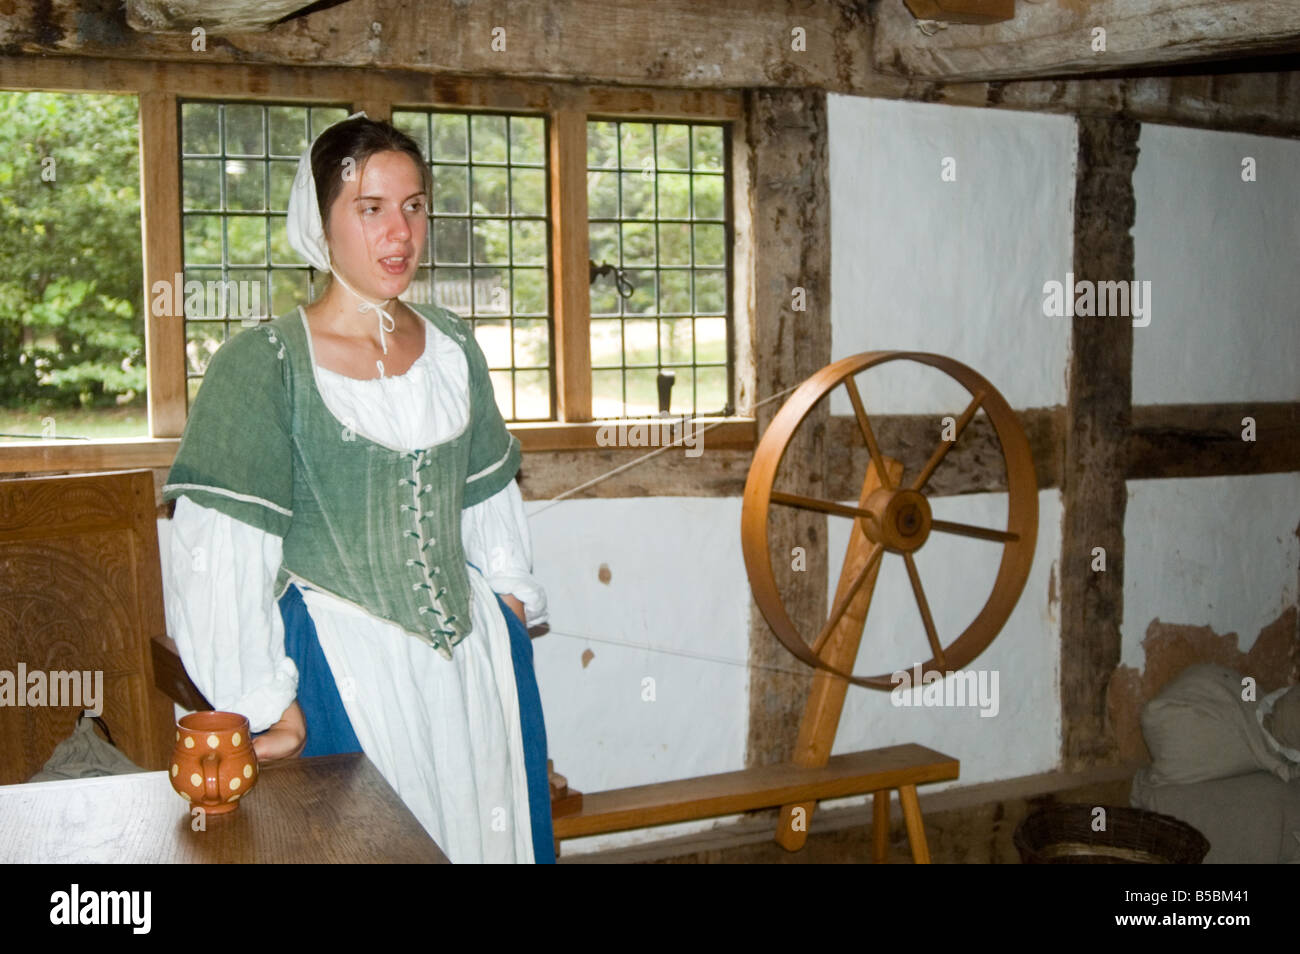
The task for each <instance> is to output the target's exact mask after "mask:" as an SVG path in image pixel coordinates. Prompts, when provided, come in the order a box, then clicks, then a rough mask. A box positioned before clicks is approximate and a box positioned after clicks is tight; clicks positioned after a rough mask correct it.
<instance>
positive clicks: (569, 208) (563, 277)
mask: <svg viewBox="0 0 1300 954" xmlns="http://www.w3.org/2000/svg"><path fill="white" fill-rule="evenodd" d="M549 125H550V135H549V149H550V162H549V166H550V190H549V191H550V195H549V196H548V201H549V202H550V208H551V295H552V314H554V316H555V325H554V327H555V332H554V336H553V340H554V342H555V374H556V394H557V399H558V406H557V407H556V419H557V420H560V421H573V422H578V421H590V420H591V328H590V324H591V271H590V267H589V264H588V262H589V259H590V248H589V242H588V234H587V230H588V225H587V116H586V113H585V112H583V111H582V110H580V109H574V108H571V107H568V108H566V107H562V108H560V109H557V110H556V111H555V112H553V113H552V114H551V117H550V124H549Z"/></svg>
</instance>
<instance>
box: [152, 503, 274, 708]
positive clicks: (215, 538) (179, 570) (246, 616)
mask: <svg viewBox="0 0 1300 954" xmlns="http://www.w3.org/2000/svg"><path fill="white" fill-rule="evenodd" d="M282 550H283V541H282V540H281V538H280V537H277V536H275V535H274V534H271V533H266V532H265V531H263V530H259V529H258V528H256V527H253V526H250V525H249V524H246V523H243V522H242V521H239V520H236V519H234V518H233V517H229V516H227V515H226V514H224V513H222V512H220V511H218V510H214V509H212V508H210V507H203V506H200V505H199V504H196V503H195V502H194V501H192V500H190V498H189V497H187V496H181V497H178V498H176V510H175V513H174V515H173V516H172V523H171V544H170V548H169V553H170V559H169V560H168V564H167V573H166V575H165V577H164V579H163V601H164V607H165V610H166V614H167V629H168V632H169V633H170V635H171V637H172V638H173V639H174V640H176V646H177V648H178V649H179V650H180V656H181V662H183V663H184V664H185V671H186V672H187V673H189V676H190V679H192V680H193V681H194V684H195V685H196V686H198V688H199V690H200V691H201V692H202V693H203V695H204V696H206V697H207V699H208V701H209V702H210V703H212V705H214V706H215V707H216V708H217V709H220V710H224V711H227V712H238V713H240V714H242V715H244V716H246V717H247V718H248V724H249V729H250V730H251V731H253V732H262V731H264V730H266V729H268V728H270V727H271V726H272V725H273V724H274V723H276V722H278V721H279V720H280V717H281V716H282V715H283V714H284V710H285V709H287V708H288V707H289V704H290V703H291V702H293V700H294V698H295V697H296V696H297V694H298V668H297V666H295V665H294V663H293V660H292V659H290V658H289V657H288V656H287V655H286V654H285V650H284V620H283V618H282V617H281V616H280V607H279V605H278V604H277V603H276V601H275V599H274V596H273V593H274V588H275V577H276V574H277V573H278V572H279V569H280V561H281V555H282Z"/></svg>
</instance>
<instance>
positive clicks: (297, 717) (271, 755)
mask: <svg viewBox="0 0 1300 954" xmlns="http://www.w3.org/2000/svg"><path fill="white" fill-rule="evenodd" d="M306 746H307V720H306V718H304V716H303V714H302V707H300V706H299V705H298V700H297V699H295V700H293V702H291V703H289V708H287V709H285V710H284V715H282V716H281V717H280V721H279V722H277V723H275V725H273V726H271V728H269V729H267V730H266V731H265V732H263V733H262V734H261V735H259V736H258V737H257V738H255V739H253V751H254V752H256V753H257V760H258V761H259V762H274V761H275V760H276V759H291V758H294V757H296V756H297V755H298V753H299V752H301V751H302V750H303V749H304V748H306Z"/></svg>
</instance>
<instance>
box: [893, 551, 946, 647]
mask: <svg viewBox="0 0 1300 954" xmlns="http://www.w3.org/2000/svg"><path fill="white" fill-rule="evenodd" d="M903 562H904V563H906V564H907V578H908V579H909V580H911V581H912V592H913V593H914V594H916V605H917V608H918V609H920V611H921V622H922V623H924V624H925V636H926V639H928V640H929V641H930V650H931V651H932V652H933V653H934V661H935V662H936V663H938V664H939V668H940V669H947V668H948V663H947V661H946V660H945V659H944V657H943V646H941V645H940V644H939V635H938V633H936V632H935V631H934V617H933V616H931V615H930V603H929V602H928V601H927V600H926V598H925V590H924V589H922V587H921V574H919V573H918V572H917V571H916V561H915V560H913V559H912V554H910V553H904V554H903Z"/></svg>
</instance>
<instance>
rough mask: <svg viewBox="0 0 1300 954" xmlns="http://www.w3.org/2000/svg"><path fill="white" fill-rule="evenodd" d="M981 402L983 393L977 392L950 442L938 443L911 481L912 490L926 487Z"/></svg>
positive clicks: (958, 419)
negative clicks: (919, 471) (914, 478)
mask: <svg viewBox="0 0 1300 954" xmlns="http://www.w3.org/2000/svg"><path fill="white" fill-rule="evenodd" d="M983 400H984V392H983V391H979V392H978V393H977V394H976V395H975V397H974V398H972V399H971V402H970V404H968V405H966V410H964V411H962V412H961V417H959V418H957V427H956V431H955V433H954V434H953V435H952V440H950V441H945V440H941V441H939V446H938V447H936V448H935V449H934V453H933V454H931V455H930V459H929V460H928V461H926V464H925V467H924V468H922V470H921V473H920V474H918V475H917V478H916V480H914V481H912V489H913V490H920V489H921V488H922V487H924V486H925V485H926V482H927V481H929V479H930V477H931V476H933V474H934V471H935V469H936V468H937V467H938V466H939V464H940V463H941V462H942V461H943V458H944V455H946V454H947V453H948V451H949V449H950V448H951V447H952V445H953V444H956V443H957V441H959V440H961V432H962V431H964V430H965V429H966V425H967V424H969V423H970V421H971V418H972V417H974V416H975V412H976V411H978V410H979V409H980V404H981V403H982V402H983Z"/></svg>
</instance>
